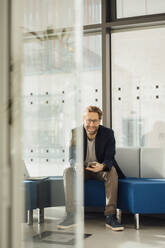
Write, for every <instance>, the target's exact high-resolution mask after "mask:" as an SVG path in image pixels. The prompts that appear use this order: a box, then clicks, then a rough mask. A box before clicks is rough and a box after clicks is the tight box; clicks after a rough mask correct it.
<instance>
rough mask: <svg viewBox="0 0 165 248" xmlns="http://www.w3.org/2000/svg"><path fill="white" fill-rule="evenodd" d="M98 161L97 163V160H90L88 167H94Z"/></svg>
mask: <svg viewBox="0 0 165 248" xmlns="http://www.w3.org/2000/svg"><path fill="white" fill-rule="evenodd" d="M96 163H97V162H96V161H94V162H88V166H87V167H90V168H93V167H94V165H95V164H96Z"/></svg>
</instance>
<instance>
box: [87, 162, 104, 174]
mask: <svg viewBox="0 0 165 248" xmlns="http://www.w3.org/2000/svg"><path fill="white" fill-rule="evenodd" d="M103 169H104V165H103V164H100V163H95V164H92V167H86V170H88V171H92V172H95V173H96V172H100V171H102V170H103Z"/></svg>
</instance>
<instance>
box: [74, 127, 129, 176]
mask: <svg viewBox="0 0 165 248" xmlns="http://www.w3.org/2000/svg"><path fill="white" fill-rule="evenodd" d="M83 136H84V140H83V141H84V161H85V159H86V153H87V134H86V130H85V128H83ZM75 144H76V129H74V130H72V140H71V146H70V164H71V165H72V166H74V163H75V153H76V152H75V150H76V149H75V148H76V145H75ZM95 152H96V158H97V161H98V162H99V163H101V164H104V165H105V168H104V170H105V171H109V170H110V169H111V168H112V166H114V167H115V168H116V171H117V173H118V176H119V178H124V177H125V176H124V174H123V172H122V171H121V169H120V168H119V166H118V164H117V162H116V160H115V138H114V132H113V130H112V129H110V128H107V127H104V126H102V125H100V126H99V129H98V131H97V135H96V139H95Z"/></svg>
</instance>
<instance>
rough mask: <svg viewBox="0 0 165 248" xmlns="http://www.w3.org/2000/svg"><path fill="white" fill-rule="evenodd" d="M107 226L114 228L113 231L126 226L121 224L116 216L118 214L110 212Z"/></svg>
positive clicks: (120, 229)
mask: <svg viewBox="0 0 165 248" xmlns="http://www.w3.org/2000/svg"><path fill="white" fill-rule="evenodd" d="M105 225H106V227H108V228H110V229H112V230H113V231H123V230H124V226H123V225H122V224H120V223H119V222H118V220H117V218H116V214H110V215H108V216H106V224H105Z"/></svg>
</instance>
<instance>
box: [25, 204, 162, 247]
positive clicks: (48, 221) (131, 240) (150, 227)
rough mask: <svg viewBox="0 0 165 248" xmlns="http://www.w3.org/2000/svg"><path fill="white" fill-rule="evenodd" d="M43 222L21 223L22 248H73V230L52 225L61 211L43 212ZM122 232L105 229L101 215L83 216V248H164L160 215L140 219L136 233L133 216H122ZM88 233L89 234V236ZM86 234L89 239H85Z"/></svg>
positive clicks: (57, 221)
mask: <svg viewBox="0 0 165 248" xmlns="http://www.w3.org/2000/svg"><path fill="white" fill-rule="evenodd" d="M45 216H46V218H45V223H44V224H41V225H38V223H37V218H34V223H33V225H31V226H29V225H27V224H26V223H24V224H23V226H22V227H23V232H24V238H23V244H24V247H25V248H33V247H34V248H40V247H41V248H52V247H56V248H63V247H75V245H74V237H75V229H74V228H73V229H70V230H67V231H61V230H58V229H57V228H56V225H57V224H58V223H59V222H60V221H61V219H62V218H63V216H64V208H59V207H58V208H49V209H46V210H45ZM122 222H123V223H124V225H125V230H124V231H123V232H114V231H111V230H109V229H108V228H106V227H105V219H104V216H103V214H102V213H89V212H88V213H86V214H85V234H87V237H86V238H85V239H84V247H85V248H91V247H95V248H109V247H113V248H129V247H130V248H139V247H143V248H149V247H157V248H159V247H162V248H163V247H165V219H163V218H160V216H151V215H149V216H140V230H135V228H134V217H133V215H130V214H124V215H123V217H122ZM89 234H90V235H89ZM88 235H89V236H88Z"/></svg>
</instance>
